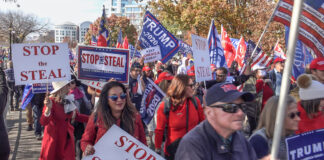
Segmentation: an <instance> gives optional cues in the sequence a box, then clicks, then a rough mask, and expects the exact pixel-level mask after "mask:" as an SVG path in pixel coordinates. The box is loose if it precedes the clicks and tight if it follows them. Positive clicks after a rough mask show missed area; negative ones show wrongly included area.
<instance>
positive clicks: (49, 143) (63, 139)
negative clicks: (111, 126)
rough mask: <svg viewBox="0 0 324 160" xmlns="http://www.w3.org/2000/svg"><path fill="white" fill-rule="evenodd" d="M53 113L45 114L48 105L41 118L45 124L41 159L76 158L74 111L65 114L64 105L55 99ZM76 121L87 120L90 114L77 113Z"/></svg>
mask: <svg viewBox="0 0 324 160" xmlns="http://www.w3.org/2000/svg"><path fill="white" fill-rule="evenodd" d="M51 101H52V109H51V113H50V115H49V116H48V117H46V116H45V115H44V112H45V109H46V106H45V107H43V113H42V116H41V119H40V123H41V125H42V126H45V129H44V136H43V141H42V149H41V154H40V158H39V159H40V160H58V159H60V160H74V159H75V145H74V134H73V132H74V127H73V126H72V125H71V119H72V113H69V114H65V113H64V106H63V105H62V104H59V103H56V102H55V101H54V100H53V99H51ZM75 121H78V122H87V121H88V116H86V115H83V114H79V113H78V112H77V113H76V116H75Z"/></svg>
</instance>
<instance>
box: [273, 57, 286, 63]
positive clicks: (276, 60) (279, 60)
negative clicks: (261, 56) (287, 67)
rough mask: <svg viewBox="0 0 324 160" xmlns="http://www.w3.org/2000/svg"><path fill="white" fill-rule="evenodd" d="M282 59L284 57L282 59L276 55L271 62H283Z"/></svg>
mask: <svg viewBox="0 0 324 160" xmlns="http://www.w3.org/2000/svg"><path fill="white" fill-rule="evenodd" d="M284 61H285V60H284V59H282V58H280V57H277V58H276V59H275V60H274V61H273V63H274V64H276V63H277V62H284Z"/></svg>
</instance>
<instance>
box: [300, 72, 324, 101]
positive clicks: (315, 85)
mask: <svg viewBox="0 0 324 160" xmlns="http://www.w3.org/2000/svg"><path fill="white" fill-rule="evenodd" d="M297 84H298V87H299V97H300V99H301V100H312V99H318V98H324V84H322V83H320V82H318V81H315V80H312V77H311V75H308V74H302V75H300V76H299V77H298V78H297Z"/></svg>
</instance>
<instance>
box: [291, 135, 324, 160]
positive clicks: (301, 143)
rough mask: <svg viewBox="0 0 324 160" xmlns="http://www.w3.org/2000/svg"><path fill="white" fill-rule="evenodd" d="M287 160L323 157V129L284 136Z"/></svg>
mask: <svg viewBox="0 0 324 160" xmlns="http://www.w3.org/2000/svg"><path fill="white" fill-rule="evenodd" d="M286 147H287V154H288V155H287V157H288V159H289V160H299V159H303V160H308V159H324V129H320V130H314V131H310V132H305V133H302V134H300V135H296V136H293V137H289V138H286Z"/></svg>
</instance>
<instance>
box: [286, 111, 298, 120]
mask: <svg viewBox="0 0 324 160" xmlns="http://www.w3.org/2000/svg"><path fill="white" fill-rule="evenodd" d="M296 116H298V117H300V112H292V113H289V114H288V117H289V118H290V119H294V118H295V117H296Z"/></svg>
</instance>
